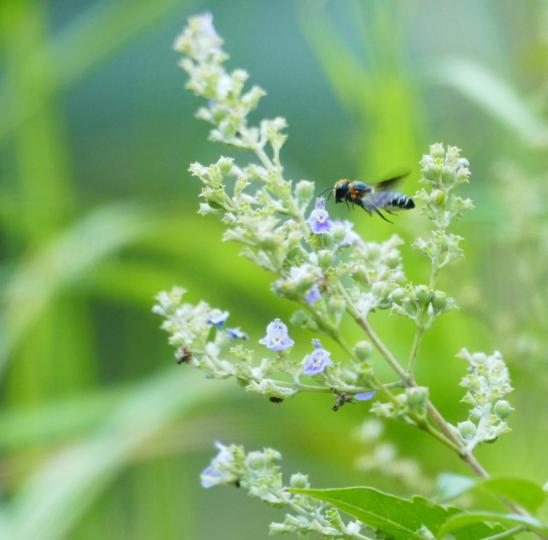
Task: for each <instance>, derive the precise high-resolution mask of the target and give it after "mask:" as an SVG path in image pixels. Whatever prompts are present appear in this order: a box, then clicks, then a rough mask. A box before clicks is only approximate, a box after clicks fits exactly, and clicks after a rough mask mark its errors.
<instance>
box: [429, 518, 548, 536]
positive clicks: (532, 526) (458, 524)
mask: <svg viewBox="0 0 548 540" xmlns="http://www.w3.org/2000/svg"><path fill="white" fill-rule="evenodd" d="M486 521H487V522H490V523H498V524H500V525H508V526H511V527H515V526H516V525H520V526H523V527H525V528H526V529H529V530H532V531H535V532H539V533H541V534H548V525H545V524H543V523H541V522H540V521H539V520H538V519H536V518H534V517H532V516H520V515H518V514H499V513H497V512H462V513H460V514H455V515H452V516H451V517H449V518H448V519H447V521H446V522H445V523H444V524H443V525H442V527H440V529H439V530H438V533H437V534H436V538H444V537H445V536H447V535H448V534H450V533H451V534H452V535H453V536H457V535H458V531H459V530H460V529H461V528H462V527H469V526H470V525H475V524H478V523H485V522H486ZM457 537H458V536H457Z"/></svg>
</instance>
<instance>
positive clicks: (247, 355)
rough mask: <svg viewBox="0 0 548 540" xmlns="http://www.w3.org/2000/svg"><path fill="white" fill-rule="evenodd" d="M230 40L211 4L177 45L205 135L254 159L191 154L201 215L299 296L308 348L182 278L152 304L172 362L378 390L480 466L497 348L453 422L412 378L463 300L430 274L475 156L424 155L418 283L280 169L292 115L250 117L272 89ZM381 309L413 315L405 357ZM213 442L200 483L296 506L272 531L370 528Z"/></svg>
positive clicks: (503, 373)
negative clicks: (246, 324) (353, 330)
mask: <svg viewBox="0 0 548 540" xmlns="http://www.w3.org/2000/svg"><path fill="white" fill-rule="evenodd" d="M222 45H223V42H222V39H221V38H220V37H219V36H218V34H217V33H216V31H215V29H214V27H213V24H212V17H211V15H210V14H204V15H200V16H196V17H192V18H191V19H190V20H189V23H188V25H187V27H186V28H185V29H184V30H183V32H182V33H181V35H180V36H179V37H178V38H177V41H176V44H175V48H176V50H177V51H179V52H181V53H182V55H183V58H182V60H181V63H180V65H181V67H182V68H183V69H184V70H185V71H186V72H187V74H188V75H189V81H188V83H187V87H188V88H189V89H190V90H192V91H193V92H194V93H195V94H196V95H197V96H200V97H202V98H204V99H205V100H206V106H204V107H202V108H200V109H199V111H198V113H197V116H198V118H200V119H202V120H205V121H207V122H208V123H209V124H211V125H212V129H211V131H210V139H212V140H214V141H217V142H222V143H225V144H226V145H228V146H229V147H230V148H234V147H236V148H239V149H242V150H246V151H248V152H249V153H250V155H251V160H250V162H249V163H248V164H246V165H243V164H240V163H238V162H236V160H235V159H233V158H231V157H221V158H220V159H218V160H217V161H216V162H215V163H213V164H211V165H208V166H205V165H202V164H200V163H193V164H192V165H191V166H190V172H191V174H192V175H193V176H195V177H197V178H198V179H199V180H200V181H201V183H202V190H201V193H200V198H201V203H200V208H199V213H200V214H203V215H208V214H215V215H217V216H218V217H219V218H220V219H221V220H222V221H223V223H224V225H225V233H224V235H223V240H225V241H233V242H236V243H238V244H240V246H241V254H242V255H243V256H245V257H247V258H248V259H249V260H251V261H253V262H254V263H255V264H257V265H258V266H259V267H261V268H263V269H266V270H267V271H269V272H271V273H272V274H273V275H274V279H273V282H272V290H273V292H274V293H275V294H277V295H279V296H281V297H283V298H286V299H288V300H290V301H292V302H294V303H296V304H297V305H298V309H297V310H296V311H295V312H294V314H293V316H292V317H291V323H292V324H293V325H295V326H297V327H301V328H306V329H308V330H311V331H312V332H314V334H315V336H316V337H315V339H314V340H313V341H312V348H311V350H310V349H309V350H308V352H307V354H305V355H304V356H298V355H297V354H296V352H295V349H297V347H295V341H296V340H294V339H293V338H292V337H291V336H290V330H289V329H288V327H287V325H286V324H285V323H284V322H283V321H282V320H281V319H279V318H274V320H272V321H271V322H269V323H268V324H267V325H266V332H265V335H264V336H263V337H262V338H260V339H257V338H255V339H248V336H247V334H246V333H245V332H243V331H242V330H241V329H240V328H239V327H237V328H232V327H226V324H227V320H228V317H229V314H228V312H226V311H224V310H220V309H216V308H211V307H210V306H209V305H208V304H207V303H205V302H203V301H202V302H199V303H198V304H197V305H192V304H187V303H183V302H182V297H183V293H184V290H182V289H173V290H172V291H171V292H168V293H161V294H160V295H158V297H157V300H158V304H157V305H156V306H155V307H154V311H155V312H156V313H158V314H159V315H161V316H162V317H163V318H164V322H163V324H162V328H163V329H164V330H166V331H167V332H168V333H169V334H170V343H171V344H172V345H173V346H174V347H175V349H176V352H175V356H176V359H177V362H179V363H189V364H191V365H193V366H195V367H197V368H199V369H201V370H203V371H204V372H205V373H206V374H207V375H208V376H210V377H214V378H227V377H231V378H234V379H235V380H237V381H238V382H239V383H240V384H241V385H242V386H243V387H244V388H245V389H246V390H248V391H252V392H256V393H259V394H261V395H263V396H265V397H267V398H269V399H270V400H271V401H273V402H280V401H282V400H284V399H286V398H289V397H291V396H294V395H296V394H297V393H299V392H325V393H327V394H332V395H333V397H334V398H335V403H334V405H333V409H334V410H337V409H338V408H340V407H341V406H342V405H344V404H345V403H350V402H356V401H358V402H359V401H368V400H371V399H373V398H375V399H374V402H373V404H372V406H371V411H372V412H373V413H375V414H377V415H378V416H380V417H383V418H394V419H400V420H403V421H405V422H407V423H410V424H412V425H415V426H417V427H419V428H421V429H422V430H424V431H426V432H428V433H430V434H431V435H433V436H434V437H436V438H437V439H438V440H440V441H441V442H443V443H444V444H445V445H446V446H448V447H449V448H451V449H452V450H455V451H456V452H457V453H458V454H459V455H460V456H461V457H462V458H463V459H464V460H465V461H466V460H468V463H469V464H470V465H471V466H472V468H473V469H474V470H478V466H477V465H476V464H474V462H473V461H472V460H473V456H472V457H471V451H472V450H473V448H474V447H475V446H476V445H477V444H478V443H480V442H482V441H488V440H493V439H495V438H496V437H497V436H498V435H499V434H500V433H502V432H504V431H505V430H506V429H507V426H506V423H505V418H506V416H508V414H509V413H510V411H511V407H510V405H509V404H508V402H507V401H506V400H505V399H503V398H504V396H505V394H506V393H508V392H509V391H510V390H511V388H510V383H509V379H508V372H507V370H506V367H505V365H504V362H503V361H502V358H501V357H500V355H499V354H498V353H495V354H494V355H492V356H487V355H484V354H482V353H474V354H470V353H468V352H467V351H463V352H462V353H461V356H462V357H463V358H465V359H466V360H467V361H468V362H469V364H470V372H469V374H468V375H467V376H466V377H465V378H464V380H463V383H462V384H463V386H465V387H466V388H467V390H468V392H467V394H466V396H465V398H464V399H465V401H467V402H468V403H470V404H471V405H472V411H471V413H470V417H469V418H468V420H466V421H465V422H461V423H460V424H459V425H458V426H457V427H454V426H451V425H450V424H448V423H447V421H446V420H445V419H444V418H443V417H442V416H441V414H440V413H439V411H437V409H436V408H435V407H434V405H433V404H432V402H431V401H430V398H429V389H428V388H427V387H424V386H420V385H418V384H417V382H416V381H415V377H414V367H415V361H416V358H417V355H418V351H419V347H420V342H421V338H422V334H423V332H424V331H425V330H426V329H428V328H429V327H430V326H431V324H432V323H433V321H434V320H435V319H436V318H437V317H439V316H440V315H442V314H444V313H445V312H447V311H448V310H450V309H452V308H454V307H455V302H454V301H453V300H452V299H451V298H449V297H448V296H447V295H446V293H445V292H443V291H440V290H437V289H436V288H435V279H436V276H437V274H438V272H439V271H440V270H441V269H442V268H444V267H446V266H447V265H448V264H449V263H450V262H451V261H453V260H454V259H456V258H457V257H458V256H459V255H461V249H460V245H459V244H460V241H461V238H460V237H459V236H456V235H454V234H452V233H450V232H448V229H449V227H450V226H451V225H452V223H453V221H454V220H455V218H457V217H458V216H460V215H461V214H462V213H463V212H464V211H465V210H467V209H470V208H472V203H471V201H470V200H469V199H464V198H461V197H460V196H458V195H456V194H455V192H454V191H455V189H456V188H458V187H459V186H461V185H462V184H465V183H467V182H468V179H469V176H470V171H469V163H468V161H467V160H466V159H465V158H463V157H461V155H460V150H459V149H458V148H456V147H452V146H449V147H447V149H446V148H445V147H444V146H443V145H441V144H434V145H432V146H431V147H430V152H429V154H427V155H425V156H423V158H422V160H421V169H422V177H421V179H420V183H421V184H422V185H423V187H422V189H421V190H420V191H419V192H418V193H417V194H416V196H415V198H416V200H417V201H420V202H422V211H423V214H424V215H425V216H426V218H427V219H428V221H429V223H430V225H431V229H432V232H431V234H430V235H429V236H428V237H426V238H419V239H418V240H417V241H416V242H415V243H414V246H415V247H416V248H418V249H419V250H420V251H422V252H423V253H424V254H426V255H427V257H428V259H429V261H430V264H431V272H430V280H429V282H428V284H427V285H424V284H415V283H413V282H411V281H410V280H409V279H408V277H407V276H406V275H405V272H404V265H403V259H402V255H401V252H400V245H401V244H402V240H401V239H400V238H399V237H398V236H397V235H392V236H391V237H390V238H389V239H388V240H385V241H384V242H371V241H364V240H363V239H362V238H361V237H360V236H359V235H358V234H357V233H356V232H355V231H354V230H353V226H352V223H351V222H349V221H346V220H344V221H341V220H337V219H333V218H332V217H331V216H330V215H329V211H328V209H327V208H326V200H325V199H324V198H323V197H317V198H316V199H315V205H314V207H313V208H311V203H312V202H313V199H314V193H315V192H316V186H315V184H314V183H313V182H311V181H309V180H299V181H292V180H289V179H287V178H285V177H284V170H283V167H282V164H281V161H280V151H281V148H282V146H283V144H284V142H285V140H286V135H285V133H284V130H285V128H286V127H287V124H286V122H285V120H284V119H283V118H279V117H278V118H274V119H264V120H261V121H260V122H259V123H258V125H250V124H249V122H248V115H249V113H250V112H251V111H252V110H254V109H255V108H256V107H257V105H258V103H259V100H260V99H261V97H262V96H263V95H264V94H265V92H264V91H263V90H262V89H260V88H259V87H257V86H252V87H251V88H250V89H249V90H245V83H246V81H247V78H248V75H247V73H246V72H245V71H243V70H241V69H236V70H234V71H232V72H229V71H227V69H226V68H225V62H226V60H227V59H228V55H227V54H226V53H225V52H224V50H223V48H222ZM379 310H391V312H392V313H394V314H397V315H401V316H404V317H407V318H410V319H412V320H413V321H414V322H415V326H416V333H415V337H414V339H413V343H412V345H411V351H410V355H409V360H408V365H407V367H404V366H403V364H402V362H401V361H400V360H398V359H397V358H396V357H395V355H394V354H393V353H392V352H391V351H390V350H389V348H388V347H387V346H386V345H385V344H384V343H383V342H382V340H381V339H380V338H379V336H378V335H377V334H376V333H375V331H374V329H373V328H372V326H371V323H370V319H371V318H372V316H373V315H374V313H375V312H377V311H379ZM345 314H346V315H349V316H350V318H351V319H353V320H354V322H355V323H356V324H357V325H358V326H359V327H360V328H361V329H362V330H364V332H365V335H366V336H367V339H368V340H361V341H358V342H356V343H347V341H346V340H345V338H344V337H343V332H341V324H342V322H343V319H344V316H345ZM324 336H325V337H326V339H325V340H324V338H323V337H324ZM319 337H322V341H320V339H319ZM246 340H247V341H246ZM297 341H298V340H297ZM249 343H255V344H257V345H258V347H257V348H258V350H255V349H252V348H248V346H247V345H249ZM324 344H325V345H324ZM332 347H336V349H332ZM375 350H376V351H377V353H378V355H379V356H380V357H381V358H383V359H384V360H385V361H386V363H387V365H389V366H390V367H391V369H392V371H393V372H394V373H395V375H396V376H397V380H395V381H394V380H391V381H387V382H384V379H382V380H381V379H380V378H379V376H378V375H377V373H376V371H375V369H374V362H373V360H375V359H374V358H373V353H374V351H375ZM217 447H218V450H219V453H218V455H217V456H216V457H215V459H214V460H213V461H212V462H211V464H210V465H209V467H207V468H206V469H205V470H204V472H203V474H202V485H203V486H204V487H212V486H215V485H221V484H236V485H239V486H242V487H243V488H245V489H247V490H248V491H249V492H250V494H251V495H254V496H257V497H259V498H261V499H262V500H264V501H266V502H269V503H271V504H275V505H285V506H288V507H290V508H291V509H292V510H293V511H295V512H296V513H295V514H293V513H292V514H288V515H287V516H286V519H285V521H284V522H283V523H275V524H272V526H271V531H272V532H293V533H300V534H304V533H308V532H312V531H314V532H317V533H320V534H322V535H323V536H325V537H332V538H338V539H346V538H362V539H363V538H368V536H366V535H365V533H364V531H363V529H362V524H360V523H359V522H351V523H348V524H344V523H343V521H342V520H341V517H340V515H339V514H338V512H337V511H336V510H335V508H332V507H330V506H329V505H326V504H325V503H317V502H312V501H311V500H309V499H308V498H307V497H304V496H302V495H294V494H291V493H290V492H289V491H288V490H287V488H285V487H284V486H283V483H282V478H281V473H280V471H279V467H278V465H277V464H276V462H277V460H279V458H280V455H279V453H277V452H275V451H274V450H264V451H263V452H251V453H249V454H246V453H245V452H244V450H243V448H241V447H239V446H234V445H231V446H223V445H221V444H218V445H217ZM384 452H385V454H386V452H387V451H386V447H385V449H384ZM385 454H382V452H380V454H379V455H377V456H376V459H377V462H380V460H381V458H383V455H384V458H385V463H388V462H391V460H392V461H394V460H393V459H392V458H393V456H388V457H387V456H386V455H385ZM388 458H390V459H388ZM394 466H395V465H394ZM404 469H405V467H404ZM395 470H397V467H396V469H395ZM402 470H403V469H402ZM407 470H408V472H409V467H407ZM290 486H292V487H306V486H308V480H307V479H306V477H305V476H304V475H300V474H297V475H293V476H292V477H291V480H290ZM360 531H361V532H360ZM367 532H368V534H369V533H370V532H371V531H367ZM373 534H374V532H373Z"/></svg>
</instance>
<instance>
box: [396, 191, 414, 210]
mask: <svg viewBox="0 0 548 540" xmlns="http://www.w3.org/2000/svg"><path fill="white" fill-rule="evenodd" d="M390 204H391V205H392V206H394V207H396V208H404V209H405V210H411V208H415V202H414V201H413V199H412V198H411V197H408V196H407V195H403V194H401V193H396V194H395V195H394V197H393V198H392V201H391V202H390Z"/></svg>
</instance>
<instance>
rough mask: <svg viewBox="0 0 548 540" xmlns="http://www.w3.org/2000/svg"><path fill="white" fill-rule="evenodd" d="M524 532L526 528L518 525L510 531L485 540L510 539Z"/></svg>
mask: <svg viewBox="0 0 548 540" xmlns="http://www.w3.org/2000/svg"><path fill="white" fill-rule="evenodd" d="M523 531H525V527H523V526H522V525H518V526H517V527H512V528H511V529H508V530H506V531H503V532H501V533H498V534H493V535H492V536H488V537H487V538H485V540H501V539H502V538H509V537H510V536H514V534H518V533H520V532H523Z"/></svg>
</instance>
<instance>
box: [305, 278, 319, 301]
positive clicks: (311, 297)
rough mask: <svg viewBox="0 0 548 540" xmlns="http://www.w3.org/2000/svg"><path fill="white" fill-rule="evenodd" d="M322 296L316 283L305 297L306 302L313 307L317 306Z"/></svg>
mask: <svg viewBox="0 0 548 540" xmlns="http://www.w3.org/2000/svg"><path fill="white" fill-rule="evenodd" d="M321 298H322V295H321V293H320V289H319V287H318V285H316V283H314V285H312V287H310V289H308V291H307V292H306V294H305V295H304V299H305V300H306V303H307V304H308V305H309V306H311V305H312V304H315V303H316V302H317V301H318V300H321Z"/></svg>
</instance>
